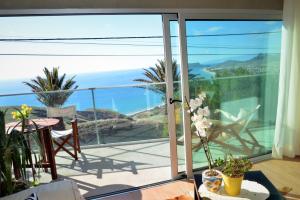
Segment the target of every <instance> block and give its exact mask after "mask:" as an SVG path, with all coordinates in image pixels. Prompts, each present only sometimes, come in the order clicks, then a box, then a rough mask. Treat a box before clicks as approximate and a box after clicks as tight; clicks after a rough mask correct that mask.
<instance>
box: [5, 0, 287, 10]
mask: <svg viewBox="0 0 300 200" xmlns="http://www.w3.org/2000/svg"><path fill="white" fill-rule="evenodd" d="M67 8H74V9H78V8H79V9H81V8H86V9H96V8H100V9H101V8H107V9H115V8H123V9H124V8H128V9H178V8H185V9H189V8H192V9H203V8H207V9H265V10H282V8H283V0H0V9H67Z"/></svg>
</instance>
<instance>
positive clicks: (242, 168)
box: [219, 155, 252, 196]
mask: <svg viewBox="0 0 300 200" xmlns="http://www.w3.org/2000/svg"><path fill="white" fill-rule="evenodd" d="M219 163H221V165H222V166H221V168H222V177H223V181H224V187H225V191H226V193H227V194H228V195H230V196H237V195H239V194H240V192H241V185H242V181H243V179H244V174H245V173H246V172H248V171H249V170H250V169H251V168H252V163H251V161H250V160H249V159H248V158H242V157H239V158H234V157H233V156H232V155H229V156H228V158H226V159H225V161H224V162H220V161H219Z"/></svg>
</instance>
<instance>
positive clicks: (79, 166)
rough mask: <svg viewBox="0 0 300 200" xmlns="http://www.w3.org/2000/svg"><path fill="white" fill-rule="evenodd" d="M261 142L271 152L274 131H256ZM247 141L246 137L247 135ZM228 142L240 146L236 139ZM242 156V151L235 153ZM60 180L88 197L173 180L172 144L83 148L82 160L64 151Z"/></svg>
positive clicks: (199, 157) (198, 161)
mask: <svg viewBox="0 0 300 200" xmlns="http://www.w3.org/2000/svg"><path fill="white" fill-rule="evenodd" d="M252 133H253V135H254V136H255V138H256V139H257V140H258V142H259V143H260V144H261V145H263V146H265V148H266V149H270V148H271V146H272V141H269V140H270V139H269V138H272V133H273V128H272V127H271V128H261V129H254V130H252ZM243 137H244V138H246V136H243ZM228 143H229V144H232V145H235V146H237V147H239V144H238V142H237V141H236V140H234V139H233V138H229V139H228ZM210 146H211V150H212V153H213V155H217V156H221V157H222V155H223V154H224V153H225V150H224V147H222V146H220V145H218V144H215V143H212V144H211V145H210ZM233 153H234V154H236V155H241V153H240V152H233ZM178 157H179V159H178V161H179V165H180V166H179V169H181V170H183V169H184V149H183V146H182V145H178ZM193 162H194V167H201V166H205V165H206V164H207V162H206V159H205V156H204V153H203V152H202V151H201V150H200V151H198V152H197V153H193ZM56 163H57V172H58V174H59V179H72V180H74V181H76V182H77V184H78V186H79V189H80V191H81V193H82V194H83V195H84V196H86V197H88V196H94V195H99V194H104V193H108V192H113V191H118V190H122V189H127V188H131V187H137V186H142V185H147V184H151V183H156V182H160V181H164V180H169V179H171V169H170V146H169V141H168V140H166V139H162V140H161V141H152V142H146V143H145V142H143V143H139V144H128V145H115V146H102V147H101V146H95V147H92V148H83V149H82V153H81V154H79V160H78V161H75V160H74V159H73V158H72V157H70V156H69V155H68V154H67V153H65V152H63V151H61V152H59V153H58V154H57V156H56ZM49 181H51V176H50V174H49V173H45V172H41V178H40V182H42V183H47V182H49Z"/></svg>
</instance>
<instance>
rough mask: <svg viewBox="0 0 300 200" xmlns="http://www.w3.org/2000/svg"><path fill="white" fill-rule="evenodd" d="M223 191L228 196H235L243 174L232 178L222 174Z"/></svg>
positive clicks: (239, 190)
mask: <svg viewBox="0 0 300 200" xmlns="http://www.w3.org/2000/svg"><path fill="white" fill-rule="evenodd" d="M222 177H223V181H224V187H225V191H226V193H227V194H228V195H230V196H237V195H239V194H240V192H241V186H242V181H243V179H244V176H241V177H238V178H232V177H230V176H226V175H224V174H222Z"/></svg>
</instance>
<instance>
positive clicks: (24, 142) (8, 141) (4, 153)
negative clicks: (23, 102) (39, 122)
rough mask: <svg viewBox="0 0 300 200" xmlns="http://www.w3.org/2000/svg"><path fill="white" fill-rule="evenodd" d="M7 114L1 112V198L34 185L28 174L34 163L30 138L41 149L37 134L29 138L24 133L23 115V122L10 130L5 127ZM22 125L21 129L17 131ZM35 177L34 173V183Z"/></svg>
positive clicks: (32, 134)
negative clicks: (30, 166) (27, 170)
mask: <svg viewBox="0 0 300 200" xmlns="http://www.w3.org/2000/svg"><path fill="white" fill-rule="evenodd" d="M18 112H20V111H18ZM5 114H6V112H5V111H1V110H0V138H1V139H0V196H6V195H9V194H12V193H15V192H18V191H20V190H23V189H26V188H28V187H29V186H30V185H31V184H32V183H31V182H30V181H29V176H28V174H27V172H26V169H27V167H28V165H30V163H32V159H31V156H32V151H31V148H30V146H29V143H28V141H29V139H30V138H29V137H32V138H33V139H34V140H35V141H36V143H37V144H38V147H39V148H40V142H39V141H38V137H37V133H31V134H30V135H31V136H29V134H27V133H25V132H24V130H25V127H24V126H25V122H24V121H25V118H24V117H23V115H22V114H21V116H22V119H21V121H19V122H18V123H16V125H15V126H14V127H12V128H8V129H6V127H5ZM20 125H21V128H18V129H17V128H16V127H17V126H19V127H20ZM32 166H33V165H32ZM32 170H34V169H32ZM35 176H36V175H35V174H34V173H33V180H34V183H35V181H36V178H35Z"/></svg>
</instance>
